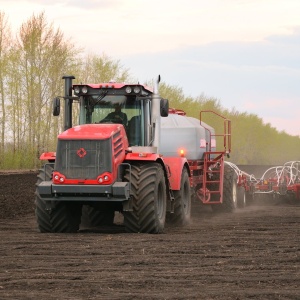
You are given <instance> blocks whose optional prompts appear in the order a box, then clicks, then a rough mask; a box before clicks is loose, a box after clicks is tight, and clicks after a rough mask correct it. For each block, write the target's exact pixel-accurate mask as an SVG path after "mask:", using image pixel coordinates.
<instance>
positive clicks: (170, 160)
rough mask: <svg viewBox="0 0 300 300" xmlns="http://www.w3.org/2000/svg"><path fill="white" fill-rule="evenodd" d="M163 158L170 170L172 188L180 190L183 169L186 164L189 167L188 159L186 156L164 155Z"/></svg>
mask: <svg viewBox="0 0 300 300" xmlns="http://www.w3.org/2000/svg"><path fill="white" fill-rule="evenodd" d="M162 160H163V161H164V163H165V165H166V167H167V170H168V171H169V176H170V177H169V182H170V186H171V190H175V191H178V190H180V183H181V175H182V170H183V168H184V166H185V165H186V166H187V167H188V162H187V159H186V158H185V157H162ZM188 170H189V169H188Z"/></svg>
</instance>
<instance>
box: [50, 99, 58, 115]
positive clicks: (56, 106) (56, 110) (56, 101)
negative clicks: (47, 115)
mask: <svg viewBox="0 0 300 300" xmlns="http://www.w3.org/2000/svg"><path fill="white" fill-rule="evenodd" d="M52 113H53V116H59V113H60V99H59V98H58V97H56V98H54V99H53V111H52Z"/></svg>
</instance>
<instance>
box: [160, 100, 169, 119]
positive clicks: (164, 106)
mask: <svg viewBox="0 0 300 300" xmlns="http://www.w3.org/2000/svg"><path fill="white" fill-rule="evenodd" d="M168 115H169V100H168V99H163V98H161V99H160V116H161V117H167V116H168Z"/></svg>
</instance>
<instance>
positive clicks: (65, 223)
mask: <svg viewBox="0 0 300 300" xmlns="http://www.w3.org/2000/svg"><path fill="white" fill-rule="evenodd" d="M52 170H53V168H52V167H51V166H49V165H46V166H45V168H43V169H41V170H40V172H39V174H38V180H37V183H36V185H39V184H40V183H41V182H42V181H48V180H51V173H52ZM35 196H36V198H35V204H36V209H35V215H36V219H37V223H38V230H39V231H40V232H77V231H78V229H79V224H80V218H81V205H80V204H78V203H76V202H56V203H55V202H53V205H52V206H51V208H50V207H48V208H47V206H46V201H45V200H43V199H42V198H41V196H40V194H39V192H38V189H36V192H35Z"/></svg>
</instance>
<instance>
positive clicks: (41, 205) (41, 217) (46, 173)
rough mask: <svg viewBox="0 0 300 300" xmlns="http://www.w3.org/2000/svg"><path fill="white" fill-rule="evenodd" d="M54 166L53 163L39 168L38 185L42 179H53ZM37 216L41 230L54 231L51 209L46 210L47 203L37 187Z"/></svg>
mask: <svg viewBox="0 0 300 300" xmlns="http://www.w3.org/2000/svg"><path fill="white" fill-rule="evenodd" d="M52 171H53V167H52V166H51V165H45V167H44V168H42V169H40V170H39V174H38V175H37V182H36V187H37V186H38V185H39V184H40V183H41V182H42V181H48V180H51V177H52ZM35 216H36V220H37V224H38V230H39V231H40V232H52V224H51V220H50V214H49V211H48V210H46V203H45V201H44V200H43V199H41V197H40V194H39V193H38V190H37V188H36V191H35Z"/></svg>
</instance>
